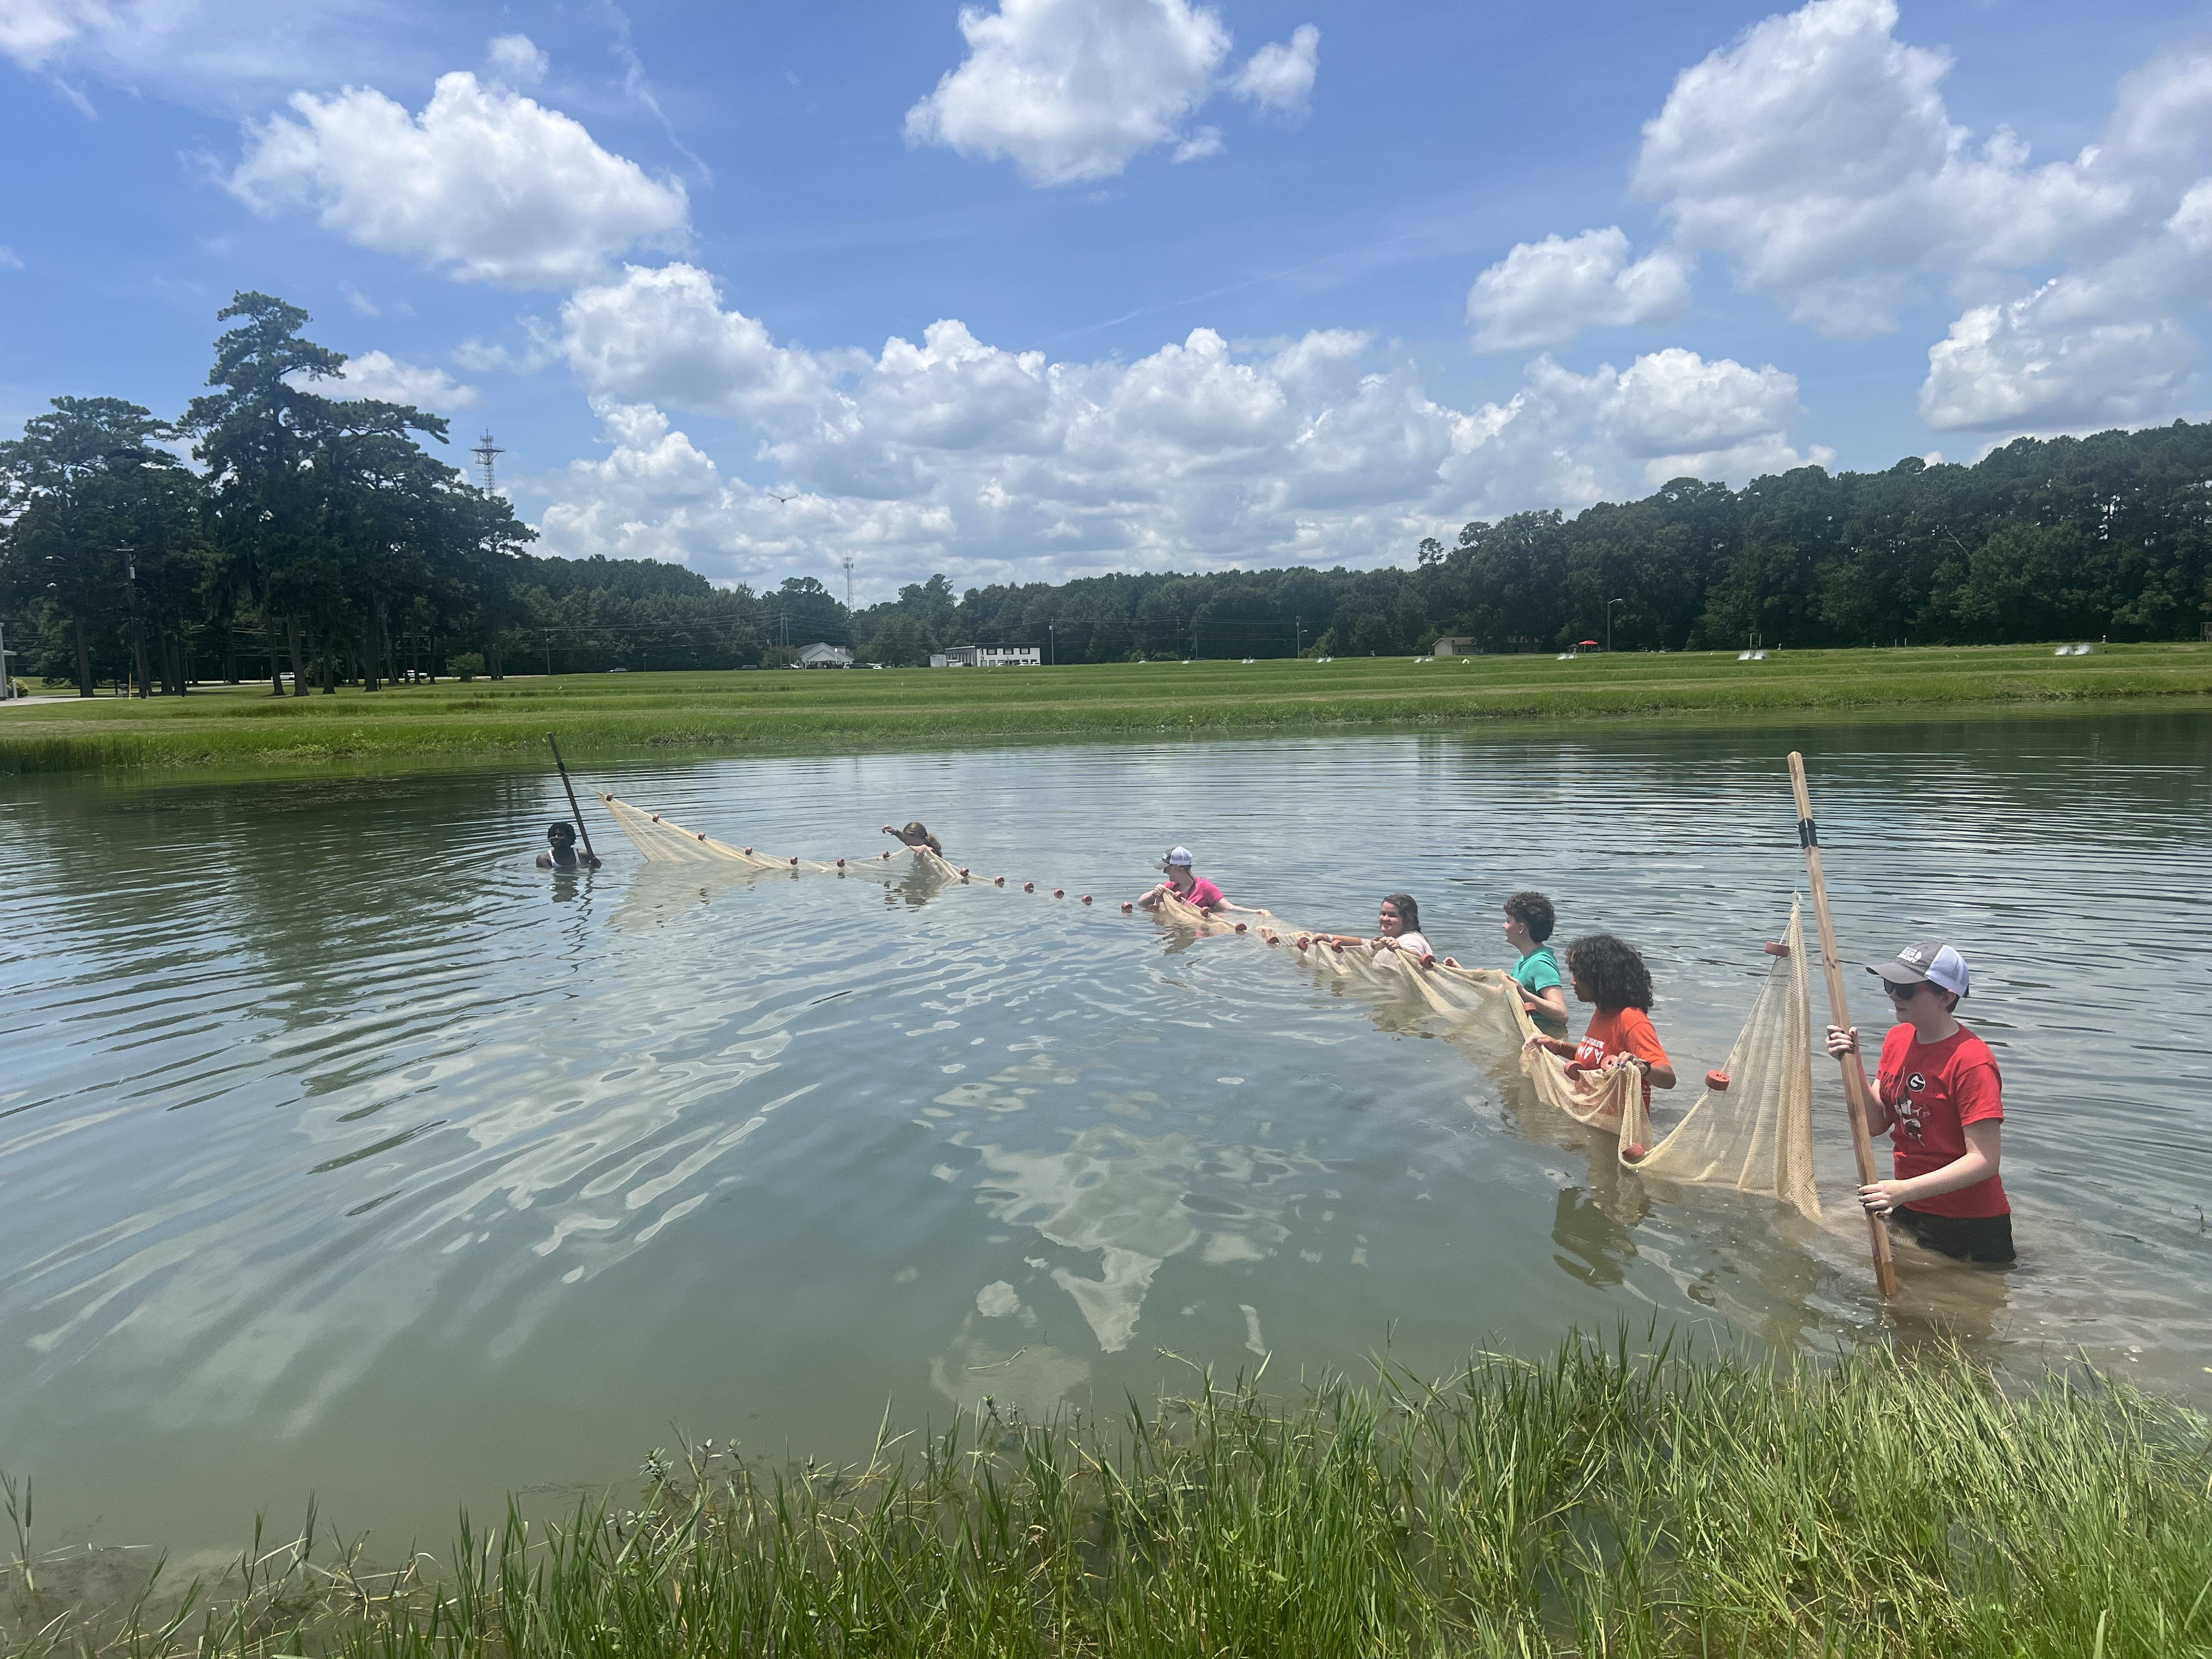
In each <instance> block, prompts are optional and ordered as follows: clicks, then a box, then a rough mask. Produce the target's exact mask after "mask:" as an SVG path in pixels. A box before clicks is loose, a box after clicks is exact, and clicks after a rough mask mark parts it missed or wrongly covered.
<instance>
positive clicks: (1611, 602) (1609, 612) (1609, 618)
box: [1605, 599, 1628, 653]
mask: <svg viewBox="0 0 2212 1659" xmlns="http://www.w3.org/2000/svg"><path fill="white" fill-rule="evenodd" d="M1627 603H1628V601H1627V600H1626V599H1607V601H1606V602H1605V648H1606V650H1607V653H1611V652H1612V650H1613V606H1615V605H1626V604H1627Z"/></svg>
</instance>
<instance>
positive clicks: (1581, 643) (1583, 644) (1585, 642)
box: [1575, 640, 1597, 647]
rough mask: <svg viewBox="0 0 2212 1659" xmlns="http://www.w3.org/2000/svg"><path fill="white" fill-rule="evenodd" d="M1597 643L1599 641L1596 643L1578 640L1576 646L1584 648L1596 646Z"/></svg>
mask: <svg viewBox="0 0 2212 1659" xmlns="http://www.w3.org/2000/svg"><path fill="white" fill-rule="evenodd" d="M1596 643H1597V641H1595V640H1577V641H1575V644H1576V646H1577V647H1582V646H1585V645H1595V644H1596Z"/></svg>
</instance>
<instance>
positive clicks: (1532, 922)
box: [1505, 893, 1559, 945]
mask: <svg viewBox="0 0 2212 1659" xmlns="http://www.w3.org/2000/svg"><path fill="white" fill-rule="evenodd" d="M1505 914H1506V915H1509V916H1510V917H1512V918H1513V920H1514V921H1517V922H1519V923H1520V924H1521V925H1522V927H1526V928H1527V929H1528V937H1529V938H1530V939H1534V940H1535V941H1536V943H1537V944H1539V945H1541V944H1542V943H1543V942H1544V941H1545V940H1546V939H1549V938H1551V936H1552V929H1553V928H1554V927H1558V926H1559V912H1558V911H1556V910H1554V909H1553V908H1552V901H1551V900H1549V899H1547V898H1546V897H1545V896H1543V895H1542V894H1541V893H1516V894H1515V895H1514V896H1512V897H1511V898H1510V899H1508V900H1506V901H1505Z"/></svg>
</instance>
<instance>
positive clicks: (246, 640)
mask: <svg viewBox="0 0 2212 1659" xmlns="http://www.w3.org/2000/svg"><path fill="white" fill-rule="evenodd" d="M220 320H222V321H223V322H228V323H234V324H235V326H234V327H233V328H232V329H230V330H229V331H228V332H226V333H224V334H223V335H222V337H220V338H219V339H218V340H217V341H216V362H215V366H214V368H213V369H212V371H211V372H210V375H209V380H208V383H209V386H210V388H211V390H210V392H208V393H207V394H206V395H204V396H202V397H199V398H194V399H193V400H192V401H191V404H190V405H189V407H188V408H187V409H186V410H185V411H184V413H183V415H182V416H180V417H179V418H178V419H176V420H174V421H165V420H162V419H160V418H157V417H156V416H154V415H153V414H152V413H150V412H149V410H145V409H143V408H140V407H139V406H138V405H137V404H130V403H126V402H124V401H122V400H120V399H118V398H55V399H54V400H53V404H52V410H51V412H49V413H46V414H43V415H40V416H34V417H33V418H32V419H31V420H29V421H27V422H25V424H24V428H23V431H22V435H21V436H20V437H18V438H15V439H14V440H11V441H5V442H0V625H4V627H5V629H6V630H7V645H8V648H9V652H10V660H9V665H10V666H12V667H13V668H14V669H15V672H16V673H17V675H18V677H19V678H28V679H38V678H44V679H46V681H47V682H48V683H49V684H57V685H72V684H73V685H75V686H76V688H77V689H78V690H81V691H82V693H83V694H85V695H88V696H89V695H91V693H92V691H93V690H94V686H95V685H96V684H120V685H125V686H129V687H133V688H136V689H137V690H140V691H141V692H143V693H144V694H146V695H153V694H155V693H157V692H159V693H175V694H181V693H183V692H184V690H185V687H186V686H187V685H188V684H191V683H194V682H197V681H204V680H213V679H222V680H228V681H233V682H236V681H240V680H251V679H257V678H260V679H266V680H268V681H269V683H270V688H271V690H275V691H278V692H287V691H289V693H291V694H293V695H295V696H304V695H306V694H307V692H308V691H309V690H313V689H316V688H319V689H321V690H325V691H329V690H332V689H334V688H335V687H336V686H337V684H342V683H343V684H359V685H362V686H363V687H364V688H366V689H368V690H376V689H377V688H378V687H379V686H380V684H384V683H386V682H388V681H391V680H394V679H402V678H409V677H412V676H418V675H424V674H436V675H447V674H488V675H490V676H493V677H495V678H497V677H500V676H502V675H503V674H505V673H507V672H510V671H512V672H545V671H554V672H575V671H600V670H605V669H609V668H636V669H644V668H736V667H744V666H750V665H759V664H763V663H767V664H774V663H777V662H782V661H788V660H790V659H792V656H793V650H794V647H799V646H804V645H806V644H808V643H811V642H812V641H817V640H821V641H830V642H832V643H836V644H845V645H850V646H851V647H854V652H855V654H856V655H857V656H858V657H859V658H860V659H861V660H864V661H866V660H874V661H880V662H883V663H886V664H890V665H913V664H920V663H924V662H927V660H928V657H929V653H931V652H932V651H933V650H935V649H939V648H940V647H944V646H946V645H953V644H969V643H984V644H999V643H1004V644H1034V645H1038V646H1042V647H1045V649H1046V651H1047V653H1048V657H1049V659H1051V660H1054V661H1058V662H1064V663H1065V662H1121V661H1126V660H1129V659H1133V658H1138V657H1146V656H1155V657H1188V656H1212V657H1226V656H1236V657H1282V656H1291V655H1293V654H1297V653H1305V654H1309V655H1321V654H1327V655H1361V656H1364V655H1368V654H1370V653H1373V654H1377V655H1384V656H1389V655H1402V654H1406V653H1413V652H1417V651H1424V650H1426V649H1427V648H1428V647H1429V646H1430V645H1431V642H1432V641H1435V640H1436V639H1437V637H1438V636H1439V635H1457V636H1464V637H1468V638H1471V639H1473V640H1474V641H1475V642H1476V646H1477V648H1480V649H1481V650H1485V651H1492V652H1510V651H1528V650H1550V649H1553V648H1555V647H1559V646H1562V645H1566V644H1571V643H1573V642H1575V641H1580V640H1586V639H1594V640H1598V641H1609V642H1610V643H1611V644H1612V645H1613V647H1614V648H1616V649H1621V650H1654V649H1656V650H1669V651H1673V650H1684V649H1689V650H1696V649H1712V648H1722V647H1739V646H1742V645H1746V644H1751V643H1756V644H1759V645H1764V646H1769V647H1778V646H1792V647H1807V646H1824V645H1830V646H1851V645H1870V644H1879V645H1886V644H1891V643H1896V642H1901V641H1912V642H1918V643H1929V644H1934V643H1952V644H1964V643H1991V644H1994V643H2002V642H2008V641H2033V640H2048V639H2061V638H2081V639H2088V638H2111V639H2119V640H2154V639H2175V638H2192V639H2193V638H2197V637H2198V636H2199V635H2202V634H2203V633H2204V632H2205V631H2206V630H2207V629H2208V627H2212V424H2204V425H2194V426H2192V425H2191V424H2189V423H2188V422H2180V421H2177V422H2174V423H2173V424H2172V426H2170V427H2164V428H2152V429H2149V430H2145V431H2141V432H2106V433H2101V434H2099V435H2096V436H2094V437H2091V438H2079V439H2076V438H2060V439H2053V440H2048V441H2041V440H2036V439H2027V438H2023V439H2021V440H2019V441H2015V442H2014V443H2011V444H2008V445H2006V446H2005V447H2002V449H1999V450H1996V451H1995V452H1994V453H1991V454H1990V455H1989V456H1987V457H1986V458H1984V459H1983V460H1981V461H1980V462H1978V464H1976V465H1972V466H1961V465H1948V464H1946V465H1932V466H1931V465H1926V464H1924V463H1923V462H1922V461H1919V460H1917V459H1908V460H1904V461H1900V462H1899V463H1898V464H1897V465H1895V466H1893V467H1892V468H1890V469H1889V470H1888V471H1886V472H1878V473H1849V472H1847V473H1843V474H1840V475H1834V476H1832V475H1830V474H1829V473H1827V472H1825V471H1822V470H1821V469H1820V468H1819V467H1809V466H1808V467H1801V468H1799V469H1797V470H1796V471H1792V472H1788V473H1784V474H1782V475H1781V476H1779V477H1763V478H1759V479H1756V480H1754V481H1753V483H1750V484H1748V485H1747V486H1746V487H1745V488H1744V489H1741V490H1732V489H1729V488H1727V486H1725V485H1723V484H1717V483H1699V481H1697V480H1695V479H1692V478H1679V479H1676V480H1675V481H1674V483H1669V484H1668V485H1667V486H1666V487H1665V488H1664V489H1660V490H1659V491H1657V492H1656V494H1654V495H1650V496H1647V497H1645V498H1644V500H1642V501H1632V502H1628V503H1626V504H1625V505H1613V504H1611V503H1606V504H1601V505H1600V506H1597V507H1590V508H1589V509H1587V510H1585V511H1583V512H1582V513H1577V514H1576V515H1575V516H1573V517H1572V518H1569V517H1567V516H1565V514H1563V513H1558V512H1547V513H1516V514H1514V515H1513V516H1511V517H1510V518H1507V519H1504V520H1499V521H1498V522H1497V523H1494V524H1491V523H1476V524H1470V525H1468V526H1466V527H1465V528H1464V529H1462V531H1461V532H1459V535H1458V537H1457V538H1456V540H1455V543H1454V544H1452V545H1450V546H1449V547H1447V546H1445V545H1444V544H1443V543H1441V542H1439V541H1436V540H1428V541H1424V542H1423V543H1421V544H1420V545H1419V548H1418V549H1414V550H1411V551H1412V552H1413V562H1412V564H1411V567H1410V568H1395V567H1393V568H1383V569H1376V570H1348V569H1345V568H1334V569H1327V570H1323V569H1316V568H1310V567H1304V566H1298V567H1293V568H1287V569H1273V570H1254V571H1244V570H1228V571H1221V572H1216V573H1213V574H1202V575H1178V574H1173V573H1162V574H1130V575H1109V576H1096V577H1086V578H1082V579H1079V580H1074V581H1070V582H1066V583H1061V584H1058V585H1054V584H1048V583H1042V582H1040V583H1031V584H1024V585H1019V586H990V587H983V588H971V589H969V591H968V592H966V593H964V594H956V593H955V592H954V591H953V588H952V585H951V582H950V581H948V580H946V579H945V577H944V576H943V575H935V576H932V577H931V578H930V579H929V580H927V581H924V582H917V583H914V584H911V585H909V586H905V587H903V588H902V589H901V590H900V592H899V595H898V597H897V598H896V599H893V600H890V601H887V602H885V603H883V604H880V605H872V606H868V607H866V608H864V609H858V610H854V611H848V610H847V609H846V607H845V606H844V605H841V604H839V603H838V602H837V600H836V597H835V595H833V594H832V593H830V592H829V591H828V590H827V589H826V588H824V587H823V586H822V584H821V583H820V582H818V581H817V580H815V579H814V578H812V577H811V576H796V577H791V578H788V579H787V580H784V581H783V582H782V583H781V586H778V587H775V588H773V589H769V590H765V591H762V592H755V591H753V590H752V589H750V588H748V587H744V586H736V587H731V588H720V587H716V586H714V585H713V584H711V583H710V582H708V580H706V579H705V578H704V577H703V576H702V575H700V574H698V573H696V571H691V570H688V569H685V568H682V567H681V566H678V565H671V564H659V563H654V562H649V561H641V560H629V561H614V560H606V559H599V558H593V559H588V560H568V559H557V558H540V557H537V556H533V555H532V554H531V553H530V552H529V551H528V550H527V549H528V545H529V544H530V542H531V541H532V539H533V538H534V536H535V533H536V532H533V531H532V529H530V527H529V526H526V525H524V524H522V523H520V521H518V520H516V519H515V517H514V515H513V511H512V509H511V507H509V505H508V503H507V500H506V499H505V498H504V497H503V496H501V495H496V494H493V493H490V492H489V491H486V490H483V489H477V488H476V487H475V486H474V485H473V484H472V483H470V482H469V481H468V479H467V478H466V477H465V475H464V474H463V473H462V472H461V471H459V469H457V468H455V467H453V466H452V465H448V464H447V463H445V462H443V461H441V460H439V459H436V458H435V456H434V455H432V454H431V453H428V451H426V450H425V449H424V448H423V447H422V442H421V440H422V439H428V440H431V441H435V442H437V443H440V444H443V443H444V442H446V441H447V422H445V421H444V420H443V419H442V418H441V417H440V416H435V415H431V414H428V413H425V412H424V411H422V410H417V409H412V408H409V407H407V406H405V405H402V404H389V403H380V402H376V401H374V400H368V399H336V398H326V397H324V396H321V395H320V394H319V393H318V392H316V391H315V389H314V388H315V387H316V386H317V385H318V384H319V383H321V382H323V381H325V380H328V379H329V378H330V377H331V376H333V375H335V374H337V372H338V370H339V369H340V368H342V367H343V362H344V359H343V357H342V356H339V355H338V354H337V353H335V352H331V351H328V350H325V349H323V348H322V347H320V346H318V345H315V344H313V343H312V342H310V341H308V340H307V339H306V338H304V337H302V335H301V330H302V328H304V327H305V325H306V324H307V321H308V319H307V313H304V312H302V311H301V310H300V309H299V308H298V307H294V306H290V305H288V304H286V303H285V302H283V301H280V300H276V299H272V298H270V296H268V295H261V294H240V295H238V296H237V297H236V299H235V300H234V301H233V303H232V304H231V305H230V306H228V307H226V308H225V309H224V310H223V311H222V313H220ZM186 450H188V452H189V454H190V456H191V461H192V462H193V463H196V464H197V465H188V464H187V463H186V462H185V460H184V459H180V453H179V452H180V451H186Z"/></svg>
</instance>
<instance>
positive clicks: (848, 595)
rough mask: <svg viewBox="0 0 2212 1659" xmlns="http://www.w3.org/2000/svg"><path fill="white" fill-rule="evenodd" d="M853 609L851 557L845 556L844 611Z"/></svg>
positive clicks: (849, 555)
mask: <svg viewBox="0 0 2212 1659" xmlns="http://www.w3.org/2000/svg"><path fill="white" fill-rule="evenodd" d="M852 608H853V556H852V555H851V554H850V553H848V554H847V555H846V556H845V609H846V610H848V611H850V610H851V609H852Z"/></svg>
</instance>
